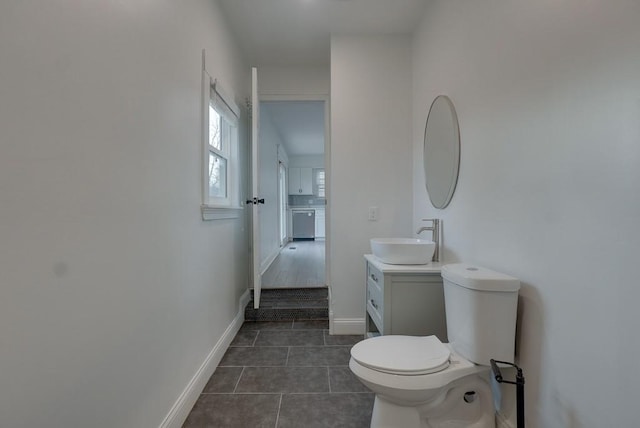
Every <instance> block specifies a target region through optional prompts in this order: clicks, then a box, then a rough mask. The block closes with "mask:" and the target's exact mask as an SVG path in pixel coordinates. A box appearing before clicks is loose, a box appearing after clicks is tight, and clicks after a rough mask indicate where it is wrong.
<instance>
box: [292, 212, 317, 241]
mask: <svg viewBox="0 0 640 428" xmlns="http://www.w3.org/2000/svg"><path fill="white" fill-rule="evenodd" d="M292 215H293V239H294V240H301V239H314V238H315V237H316V212H315V210H296V211H293V212H292Z"/></svg>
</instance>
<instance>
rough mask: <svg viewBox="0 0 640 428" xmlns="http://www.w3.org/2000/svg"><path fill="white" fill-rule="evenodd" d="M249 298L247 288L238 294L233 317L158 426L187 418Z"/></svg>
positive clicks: (174, 426) (170, 427)
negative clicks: (236, 309)
mask: <svg viewBox="0 0 640 428" xmlns="http://www.w3.org/2000/svg"><path fill="white" fill-rule="evenodd" d="M250 299H251V298H250V294H249V290H246V291H245V292H244V293H243V294H242V296H240V301H239V310H238V313H237V314H236V316H235V318H234V319H233V321H231V324H229V326H228V327H227V329H226V330H225V331H224V333H223V334H222V337H221V338H220V340H218V342H217V343H216V344H215V346H214V347H213V349H212V350H211V352H209V355H207V358H205V360H204V362H203V363H202V365H201V366H200V368H198V370H197V371H196V373H195V374H194V375H193V377H192V378H191V380H190V381H189V383H188V384H187V386H186V388H185V389H184V390H183V391H182V394H180V396H179V397H178V400H177V401H176V402H175V403H174V405H173V406H172V407H171V410H169V414H167V416H166V417H165V418H164V420H163V421H162V423H161V424H160V428H180V427H181V426H182V424H183V423H184V421H185V420H186V419H187V416H189V412H190V411H191V409H192V408H193V405H194V404H195V403H196V401H197V400H198V397H199V396H200V393H201V392H202V390H203V389H204V387H205V385H206V384H207V381H208V380H209V378H210V377H211V375H212V374H213V372H214V371H215V369H216V367H218V364H220V360H222V357H223V356H224V353H225V352H226V351H227V348H229V345H230V344H231V341H232V340H233V338H234V337H235V336H236V334H237V333H238V330H240V327H241V326H242V323H243V322H244V308H245V307H246V306H247V303H249V300H250Z"/></svg>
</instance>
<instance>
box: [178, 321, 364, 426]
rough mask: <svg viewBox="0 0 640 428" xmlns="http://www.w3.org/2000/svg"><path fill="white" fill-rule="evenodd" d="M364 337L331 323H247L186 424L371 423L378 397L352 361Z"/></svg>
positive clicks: (331, 424)
mask: <svg viewBox="0 0 640 428" xmlns="http://www.w3.org/2000/svg"><path fill="white" fill-rule="evenodd" d="M361 339H362V336H330V335H329V330H328V322H327V321H281V322H247V323H245V324H244V325H243V326H242V328H241V329H240V331H239V332H238V334H237V335H236V337H235V339H234V340H233V342H232V343H231V346H230V347H229V349H228V350H227V352H226V354H225V355H224V357H223V358H222V361H221V362H220V365H219V366H218V368H217V369H216V371H215V373H214V374H213V376H211V379H210V380H209V382H208V383H207V386H206V387H205V388H204V391H203V392H202V394H201V395H200V398H199V399H198V401H197V402H196V404H195V406H194V407H193V409H192V410H191V413H190V414H189V417H188V418H187V420H186V422H185V424H184V426H183V427H185V428H192V427H215V428H224V427H230V428H231V427H232V428H236V427H240V428H244V427H251V428H253V427H270V428H274V427H275V428H294V427H295V428H298V427H304V428H315V427H348V428H357V427H368V426H369V422H370V420H371V410H372V409H373V399H374V396H373V393H371V391H369V389H367V388H366V387H365V386H364V385H362V384H361V383H360V382H359V381H358V380H357V379H356V378H355V376H354V375H353V374H352V373H351V371H350V370H349V366H348V364H349V355H350V354H349V351H350V349H351V346H353V345H354V344H355V343H356V342H358V341H360V340H361Z"/></svg>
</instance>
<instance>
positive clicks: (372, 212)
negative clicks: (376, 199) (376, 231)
mask: <svg viewBox="0 0 640 428" xmlns="http://www.w3.org/2000/svg"><path fill="white" fill-rule="evenodd" d="M369 221H378V207H369Z"/></svg>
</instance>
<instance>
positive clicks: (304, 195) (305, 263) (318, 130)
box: [259, 100, 326, 289]
mask: <svg viewBox="0 0 640 428" xmlns="http://www.w3.org/2000/svg"><path fill="white" fill-rule="evenodd" d="M325 109H326V101H324V100H261V101H260V130H259V141H260V152H259V159H260V166H261V169H260V176H261V185H262V186H263V187H264V186H270V185H273V186H274V189H277V194H278V207H277V210H275V211H277V212H275V211H274V215H270V214H269V213H268V209H269V207H268V206H267V205H266V204H265V206H264V207H261V209H262V210H263V212H261V216H260V222H261V225H260V230H261V251H262V252H263V254H262V258H263V259H264V260H266V261H267V263H265V264H264V265H262V268H263V269H262V281H261V282H262V288H263V289H270V288H279V289H282V288H321V287H326V274H325V271H326V246H325V242H326V241H325V240H326V233H325V231H326V227H325V218H326V216H325V210H326V194H325V138H326V135H325V134H326V129H325V127H326V117H325V116H326V112H325ZM270 171H273V173H270ZM270 174H273V176H274V177H275V178H276V179H275V180H272V179H271V178H270V177H269V175H270ZM262 193H265V191H264V190H262ZM266 193H269V191H268V190H266ZM301 225H304V227H301ZM273 231H278V235H277V238H276V239H275V240H274V239H273V238H274V237H272V235H273ZM265 253H266V254H265ZM267 254H268V255H267Z"/></svg>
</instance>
